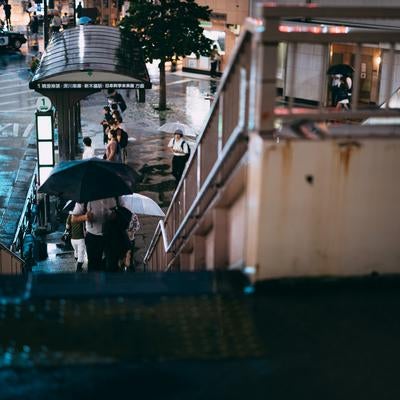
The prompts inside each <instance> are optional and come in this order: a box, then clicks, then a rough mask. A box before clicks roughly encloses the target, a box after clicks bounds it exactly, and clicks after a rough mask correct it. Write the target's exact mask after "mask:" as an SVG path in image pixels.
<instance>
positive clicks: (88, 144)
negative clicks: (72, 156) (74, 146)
mask: <svg viewBox="0 0 400 400" xmlns="http://www.w3.org/2000/svg"><path fill="white" fill-rule="evenodd" d="M83 145H84V149H83V154H82V160H86V159H87V158H93V157H94V156H95V154H94V148H93V147H92V139H90V137H89V136H85V137H84V138H83Z"/></svg>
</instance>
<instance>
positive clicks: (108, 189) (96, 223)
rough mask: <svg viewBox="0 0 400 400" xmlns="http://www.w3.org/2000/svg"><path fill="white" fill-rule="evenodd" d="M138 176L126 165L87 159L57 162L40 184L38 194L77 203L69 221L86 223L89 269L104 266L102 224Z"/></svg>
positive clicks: (132, 188)
mask: <svg viewBox="0 0 400 400" xmlns="http://www.w3.org/2000/svg"><path fill="white" fill-rule="evenodd" d="M137 178H138V174H137V173H136V172H135V171H134V170H133V169H132V168H130V167H129V166H127V165H125V164H121V163H111V162H108V161H104V160H100V159H97V158H90V159H87V160H74V161H62V162H60V163H59V164H58V165H57V166H56V167H55V168H54V169H53V171H52V173H51V174H50V176H49V177H48V178H47V180H46V181H45V182H44V183H43V184H42V185H41V186H40V187H39V189H38V191H39V193H48V194H52V195H56V196H59V197H62V198H64V199H69V200H74V201H76V202H77V203H76V204H75V207H74V209H73V211H72V217H71V222H72V223H74V222H84V223H85V226H86V237H85V243H86V251H87V256H88V271H89V272H91V271H99V270H103V269H104V267H103V264H102V257H103V251H104V249H105V239H104V237H103V223H105V222H106V221H108V220H110V219H112V218H113V215H112V214H113V210H112V209H113V208H115V207H116V206H117V201H116V199H117V198H118V196H122V195H124V194H132V193H133V191H134V184H135V181H136V180H137Z"/></svg>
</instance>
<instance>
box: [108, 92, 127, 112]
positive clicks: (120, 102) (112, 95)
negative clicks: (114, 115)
mask: <svg viewBox="0 0 400 400" xmlns="http://www.w3.org/2000/svg"><path fill="white" fill-rule="evenodd" d="M107 100H108V103H109V104H110V106H111V108H113V107H112V106H113V104H116V105H117V107H119V109H120V111H121V113H123V112H124V111H125V110H126V108H127V106H126V103H125V100H124V98H123V97H122V95H121V94H120V93H118V92H117V91H116V90H115V89H108V90H107ZM114 109H115V107H114Z"/></svg>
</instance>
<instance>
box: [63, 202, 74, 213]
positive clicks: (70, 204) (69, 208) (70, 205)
mask: <svg viewBox="0 0 400 400" xmlns="http://www.w3.org/2000/svg"><path fill="white" fill-rule="evenodd" d="M75 203H76V201H74V200H68V201H67V202H66V203H65V206H64V207H63V209H62V210H63V211H72V210H73V209H74V207H75Z"/></svg>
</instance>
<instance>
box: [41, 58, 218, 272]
mask: <svg viewBox="0 0 400 400" xmlns="http://www.w3.org/2000/svg"><path fill="white" fill-rule="evenodd" d="M148 68H149V73H150V76H151V80H152V83H153V89H151V90H147V91H146V102H145V103H138V102H137V101H136V99H135V94H134V92H133V91H131V92H130V93H127V92H126V91H123V90H121V91H120V93H121V94H122V95H123V96H124V98H125V100H126V102H127V105H128V108H127V110H126V111H125V112H124V114H123V119H124V124H125V126H126V130H127V132H128V134H129V142H128V164H129V165H130V166H132V167H133V168H134V169H135V170H136V171H137V172H139V174H140V176H141V179H140V182H139V183H138V185H137V187H136V191H137V192H138V193H141V194H143V195H146V196H149V197H150V198H152V199H153V200H155V201H156V202H157V203H158V204H159V205H160V207H161V208H163V210H164V211H166V209H167V207H168V205H169V202H170V201H171V198H172V195H173V192H174V190H175V180H174V178H173V177H172V175H171V159H172V156H171V153H170V151H169V149H168V148H167V144H168V141H169V139H170V138H171V136H172V135H170V134H165V133H162V132H160V131H158V128H159V127H160V126H161V125H163V124H164V123H166V122H175V121H179V122H182V123H186V124H188V125H190V126H192V127H193V128H194V129H195V130H196V131H197V133H199V132H200V131H201V129H202V125H203V124H204V122H205V120H206V116H207V114H208V112H209V109H210V104H211V98H212V96H211V92H212V91H213V92H215V90H216V85H217V83H218V81H216V80H211V79H210V78H208V77H206V76H201V75H195V74H186V73H182V72H176V73H168V74H167V104H168V110H166V111H163V112H159V111H157V110H156V109H155V107H157V105H158V89H159V88H158V83H159V82H158V69H157V66H156V65H148ZM128 96H129V97H128ZM104 105H107V99H106V93H105V92H101V93H98V94H95V95H92V96H90V97H88V98H87V99H85V100H83V101H82V102H81V120H82V137H84V136H89V137H91V138H92V142H93V146H94V148H95V153H96V156H99V157H101V156H102V155H103V153H104V145H103V131H102V127H101V126H100V121H101V115H102V108H103V106H104ZM188 142H190V143H191V144H192V145H194V139H190V138H189V139H188ZM65 218H66V215H62V216H61V218H60V220H61V221H60V223H59V225H58V230H57V231H56V232H53V233H52V234H50V235H47V237H46V242H47V243H48V248H47V250H48V258H47V259H46V260H44V261H41V262H38V263H37V265H36V266H35V267H34V268H33V271H34V272H44V273H52V272H74V271H75V260H74V258H73V253H72V251H70V249H65V248H62V247H60V246H61V245H62V242H61V240H60V238H61V235H62V232H63V230H64V219H65ZM139 218H140V223H141V229H140V231H139V232H138V233H137V234H136V241H135V246H136V252H135V264H136V266H137V270H142V269H143V265H142V260H143V257H144V254H145V250H146V248H147V246H148V244H149V243H150V240H151V238H152V236H153V233H154V230H155V228H156V226H157V223H158V219H157V218H154V217H139ZM85 267H86V263H85V265H84V269H85Z"/></svg>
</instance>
